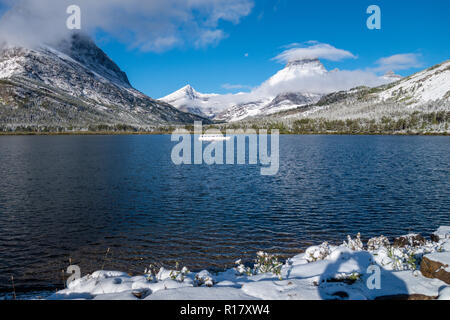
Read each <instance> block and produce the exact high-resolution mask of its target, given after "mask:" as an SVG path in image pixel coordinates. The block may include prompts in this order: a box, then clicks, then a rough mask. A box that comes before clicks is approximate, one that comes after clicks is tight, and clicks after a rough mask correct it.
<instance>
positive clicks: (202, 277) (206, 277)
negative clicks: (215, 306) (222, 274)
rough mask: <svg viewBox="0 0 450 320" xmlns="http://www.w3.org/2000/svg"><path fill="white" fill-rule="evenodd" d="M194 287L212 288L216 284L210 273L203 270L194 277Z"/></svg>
mask: <svg viewBox="0 0 450 320" xmlns="http://www.w3.org/2000/svg"><path fill="white" fill-rule="evenodd" d="M194 283H195V285H196V286H197V287H201V286H203V285H205V286H207V287H212V286H214V284H215V283H216V281H215V280H214V278H213V276H212V275H211V273H209V272H208V271H206V270H203V271H201V272H199V273H197V274H196V275H195V282H194Z"/></svg>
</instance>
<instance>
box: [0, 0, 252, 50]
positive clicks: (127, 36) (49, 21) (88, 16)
mask: <svg viewBox="0 0 450 320" xmlns="http://www.w3.org/2000/svg"><path fill="white" fill-rule="evenodd" d="M0 2H1V3H3V4H4V5H6V6H8V7H10V8H11V9H10V10H9V11H8V12H7V13H6V14H5V15H4V16H3V17H2V18H1V20H0V39H2V40H4V41H5V40H6V41H8V42H11V43H13V44H21V45H37V44H40V43H42V42H50V41H54V40H56V39H57V38H59V37H63V36H65V35H66V34H67V32H68V30H67V28H66V19H67V17H68V15H67V13H66V8H67V7H68V6H69V5H71V4H76V5H78V6H80V8H81V13H82V30H83V31H85V32H88V33H93V32H95V31H97V30H98V29H100V30H103V31H105V32H107V33H109V34H111V35H112V36H113V37H116V38H118V39H119V40H121V41H123V42H124V43H127V44H129V45H130V46H131V47H134V48H139V49H141V50H145V51H163V50H167V49H170V48H173V47H175V46H182V45H191V46H195V47H199V46H207V45H210V44H215V43H217V42H218V41H220V40H221V39H223V38H224V37H225V36H226V35H225V33H224V31H223V30H222V29H221V28H220V27H219V22H220V21H228V22H231V23H239V21H240V20H241V19H242V18H243V17H245V16H247V15H248V14H249V13H250V12H251V10H252V8H253V0H146V1H143V0H57V1H55V0H16V1H11V0H0Z"/></svg>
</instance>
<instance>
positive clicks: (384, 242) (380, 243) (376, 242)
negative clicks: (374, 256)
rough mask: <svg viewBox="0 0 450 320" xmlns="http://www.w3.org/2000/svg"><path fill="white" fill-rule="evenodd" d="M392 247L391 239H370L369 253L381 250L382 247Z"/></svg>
mask: <svg viewBox="0 0 450 320" xmlns="http://www.w3.org/2000/svg"><path fill="white" fill-rule="evenodd" d="M390 246H391V243H390V242H389V239H388V238H387V237H385V236H383V235H382V236H379V237H374V238H371V239H369V241H367V250H368V251H375V250H378V249H380V248H381V247H386V248H389V247H390Z"/></svg>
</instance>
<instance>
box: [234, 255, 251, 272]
mask: <svg viewBox="0 0 450 320" xmlns="http://www.w3.org/2000/svg"><path fill="white" fill-rule="evenodd" d="M235 264H236V267H235V268H234V270H235V271H236V275H239V276H242V275H247V276H251V275H252V269H251V268H250V267H246V266H245V265H244V264H243V263H242V260H241V259H239V260H237V261H236V262H235Z"/></svg>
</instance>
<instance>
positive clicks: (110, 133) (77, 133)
mask: <svg viewBox="0 0 450 320" xmlns="http://www.w3.org/2000/svg"><path fill="white" fill-rule="evenodd" d="M268 132H269V133H270V130H268ZM171 134H172V133H170V132H164V131H151V132H149V131H143V132H133V131H124V132H115V131H98V132H97V131H74V132H0V137H2V136H3V137H8V136H11V137H12V136H160V135H171ZM190 134H194V133H193V132H190ZM224 135H225V134H224ZM236 135H239V133H236ZM280 135H283V136H436V137H437V136H443V137H446V136H448V135H449V133H448V132H424V133H422V132H418V133H413V132H410V133H407V132H386V133H382V132H375V133H371V132H361V133H351V132H313V133H310V132H303V133H289V132H288V133H286V132H280Z"/></svg>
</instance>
